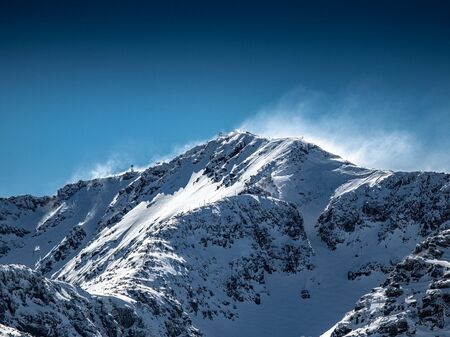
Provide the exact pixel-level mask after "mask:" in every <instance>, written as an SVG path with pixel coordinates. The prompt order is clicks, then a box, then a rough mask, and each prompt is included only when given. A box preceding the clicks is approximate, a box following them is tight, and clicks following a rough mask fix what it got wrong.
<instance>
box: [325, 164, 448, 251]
mask: <svg viewBox="0 0 450 337" xmlns="http://www.w3.org/2000/svg"><path fill="white" fill-rule="evenodd" d="M449 186H450V175H449V174H444V173H430V172H421V173H417V172H411V173H404V172H398V173H392V172H386V173H385V172H379V173H377V174H376V175H375V174H374V177H372V179H362V181H361V179H358V180H356V181H351V182H350V183H348V184H346V185H344V186H342V187H341V188H339V189H338V191H337V192H336V195H335V196H334V197H333V198H332V200H331V202H330V204H329V205H328V207H327V209H326V210H325V211H324V212H323V213H322V214H321V216H320V218H319V220H318V226H319V234H320V236H321V238H322V239H323V240H324V241H325V242H326V243H327V244H328V245H329V246H330V247H331V248H333V249H334V248H336V246H337V245H338V244H344V243H345V244H352V243H355V242H362V241H364V240H368V239H370V240H372V239H375V240H377V241H378V242H382V241H386V240H388V241H389V240H390V239H391V238H392V237H394V236H395V237H396V240H401V241H403V242H405V241H410V240H413V241H414V242H415V240H416V237H417V236H420V237H426V236H427V235H430V234H433V233H436V232H437V231H439V230H440V229H445V228H448V227H450V188H449ZM370 231H371V232H372V234H375V235H376V236H375V237H370V238H367V237H366V238H364V236H365V235H367V233H368V232H370Z"/></svg>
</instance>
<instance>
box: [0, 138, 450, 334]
mask: <svg viewBox="0 0 450 337" xmlns="http://www.w3.org/2000/svg"><path fill="white" fill-rule="evenodd" d="M449 228H450V175H449V174H444V173H433V172H410V173H405V172H392V171H383V170H370V169H366V168H361V167H358V166H356V165H353V164H352V163H349V162H348V161H345V160H343V159H342V158H340V157H337V156H335V155H333V154H330V153H328V152H326V151H324V150H322V149H321V148H319V147H317V146H315V145H313V144H309V143H305V142H304V141H302V140H301V139H297V138H286V139H266V138H261V137H258V136H256V135H253V134H250V133H247V132H232V133H230V134H227V135H223V136H220V137H218V138H216V139H213V140H211V141H209V142H207V143H205V144H203V145H199V146H196V147H194V148H192V149H191V150H189V151H187V152H186V153H184V154H182V155H180V156H178V157H176V158H174V159H173V160H171V161H169V162H166V163H161V164H157V165H156V166H153V167H149V168H148V169H146V170H144V171H141V172H127V173H124V174H120V175H116V176H111V177H106V178H101V179H95V180H91V181H79V182H77V183H73V184H69V185H67V186H64V187H63V188H61V189H60V190H58V192H57V194H56V195H54V196H49V197H41V198H36V197H33V196H18V197H11V198H7V199H0V264H1V265H0V286H1V288H0V292H1V296H0V335H5V336H55V337H56V336H129V337H132V336H170V337H172V336H213V337H215V336H219V337H222V336H224V337H227V336H230V337H231V336H232V337H238V336H287V337H289V336H292V337H299V336H312V337H318V336H322V337H343V336H347V337H350V336H352V337H353V336H369V335H370V336H440V337H441V336H450V330H449V325H448V321H449V320H450V301H447V300H448V297H449V296H448V294H447V292H446V289H447V288H449V289H450V283H448V282H447V280H448V279H449V277H448V274H449V271H448V269H449V268H450V253H449V252H447V250H448V249H450V248H449V247H450V244H449V242H450V241H448V237H450V236H449V231H447V229H449ZM364 294H366V295H364ZM361 296H362V297H361ZM355 303H356V307H355Z"/></svg>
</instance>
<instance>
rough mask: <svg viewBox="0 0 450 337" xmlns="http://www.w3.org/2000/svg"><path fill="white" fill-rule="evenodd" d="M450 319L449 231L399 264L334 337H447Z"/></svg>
mask: <svg viewBox="0 0 450 337" xmlns="http://www.w3.org/2000/svg"><path fill="white" fill-rule="evenodd" d="M449 317H450V230H446V231H443V232H441V234H439V235H436V236H432V237H429V238H427V239H426V240H425V241H424V242H423V243H421V244H419V245H418V246H417V247H416V249H415V250H414V253H412V254H411V255H409V256H408V257H406V258H405V259H404V260H403V261H401V262H400V263H398V264H397V265H396V266H395V268H394V270H393V271H392V273H391V274H390V275H389V277H388V278H387V280H386V281H385V282H384V283H383V284H382V285H381V286H380V287H378V288H374V289H373V290H372V292H371V293H369V294H367V295H364V296H363V297H361V299H360V300H359V301H358V302H357V303H356V306H355V309H354V310H353V311H351V312H350V313H348V314H347V315H346V317H345V318H344V319H343V320H342V321H341V322H339V323H338V324H337V326H336V327H335V328H334V329H333V331H332V333H331V334H330V336H331V337H344V336H345V337H351V336H360V337H362V336H447V335H448V334H449V331H450V323H449Z"/></svg>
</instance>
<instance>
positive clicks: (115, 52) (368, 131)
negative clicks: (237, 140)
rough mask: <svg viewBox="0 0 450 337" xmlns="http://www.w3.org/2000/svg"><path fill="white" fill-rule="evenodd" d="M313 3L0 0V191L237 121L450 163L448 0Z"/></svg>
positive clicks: (389, 158)
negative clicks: (389, 149) (449, 133)
mask: <svg viewBox="0 0 450 337" xmlns="http://www.w3.org/2000/svg"><path fill="white" fill-rule="evenodd" d="M311 3H313V4H311ZM311 3H310V4H307V3H303V2H301V1H291V2H287V1H274V2H272V3H269V2H265V1H262V2H256V1H227V2H214V1H208V2H206V1H205V2H199V1H194V2H189V3H188V2H184V4H182V2H181V1H178V2H176V1H161V2H156V1H22V0H17V1H7V0H0V118H1V119H0V158H1V165H0V196H9V195H14V194H25V193H31V194H36V195H43V194H51V193H54V192H55V191H56V189H57V188H58V187H60V186H61V185H63V184H64V183H66V182H68V181H70V180H74V179H78V178H88V177H90V176H96V175H101V174H105V173H109V172H113V171H116V170H121V169H126V168H127V167H128V166H129V164H131V163H134V164H135V165H146V164H148V163H150V162H152V161H153V160H156V159H158V158H160V157H161V156H164V155H167V154H170V153H174V152H176V151H178V150H179V149H180V148H182V147H183V146H184V145H185V144H187V143H190V142H192V141H199V140H204V139H208V138H210V137H212V136H214V135H215V134H217V133H218V132H220V131H230V130H232V129H234V128H236V127H245V128H248V129H250V130H252V131H255V132H260V133H262V134H268V135H271V133H273V134H274V135H281V136H283V135H299V136H301V135H303V134H306V135H307V136H308V137H307V138H308V139H312V140H314V141H317V142H319V143H320V144H319V145H322V146H324V147H328V148H329V149H330V150H336V151H337V152H340V153H339V154H342V155H345V156H346V157H350V159H352V160H355V161H357V162H358V163H360V164H363V165H368V166H379V167H382V168H392V169H405V170H412V169H415V168H417V169H434V170H441V171H449V167H450V159H449V151H448V149H449V148H450V140H449V136H448V130H449V128H450V112H449V111H450V109H449V106H450V105H449V103H450V98H449V97H450V2H448V1H429V0H428V1H425V0H424V1H311ZM304 102H307V104H305V103H304ZM386 142H387V143H386ZM355 144H356V145H355ZM361 144H362V145H361ZM374 144H375V145H374ZM377 144H378V145H377ZM387 148H393V149H394V150H395V151H391V152H389V151H387V152H388V153H386V154H384V153H382V154H383V155H384V156H383V155H382V156H381V157H380V156H379V155H378V154H377V153H380V152H384V151H382V150H386V149H387ZM362 150H364V151H362ZM362 152H364V154H362Z"/></svg>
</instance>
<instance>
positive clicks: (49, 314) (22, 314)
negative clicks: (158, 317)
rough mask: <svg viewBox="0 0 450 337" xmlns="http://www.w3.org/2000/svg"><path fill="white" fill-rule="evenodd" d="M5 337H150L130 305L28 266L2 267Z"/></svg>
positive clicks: (0, 304)
mask: <svg viewBox="0 0 450 337" xmlns="http://www.w3.org/2000/svg"><path fill="white" fill-rule="evenodd" d="M0 320H1V322H2V324H4V325H6V326H8V327H9V328H12V329H13V330H11V331H8V329H6V328H2V327H1V326H0V332H1V333H4V334H5V335H7V334H8V333H10V334H11V335H12V336H15V335H17V333H19V331H20V332H23V333H24V334H18V336H20V335H23V336H28V335H31V336H86V337H87V336H148V334H147V333H146V331H147V329H146V328H145V325H144V323H143V321H142V319H141V318H140V317H139V316H138V315H137V313H136V312H135V310H134V309H133V308H132V307H131V306H129V305H128V304H127V303H125V302H123V301H120V300H119V299H116V298H111V297H99V296H96V297H94V296H91V295H90V294H88V293H87V292H85V291H83V290H81V289H80V288H77V287H75V286H73V285H70V284H66V283H63V282H58V281H53V280H49V279H46V278H45V277H43V276H42V275H41V274H40V273H38V272H35V271H33V270H31V269H29V268H27V267H25V266H20V265H1V266H0Z"/></svg>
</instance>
